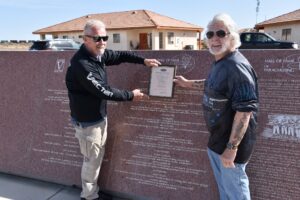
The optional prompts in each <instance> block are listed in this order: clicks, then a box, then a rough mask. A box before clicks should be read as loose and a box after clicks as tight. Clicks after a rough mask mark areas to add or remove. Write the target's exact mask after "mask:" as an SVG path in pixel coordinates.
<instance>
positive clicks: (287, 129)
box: [263, 114, 300, 142]
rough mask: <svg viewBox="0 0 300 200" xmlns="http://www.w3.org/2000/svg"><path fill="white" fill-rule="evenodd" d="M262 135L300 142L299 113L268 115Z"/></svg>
mask: <svg viewBox="0 0 300 200" xmlns="http://www.w3.org/2000/svg"><path fill="white" fill-rule="evenodd" d="M263 136H264V137H267V138H278V139H286V140H295V141H299V142H300V115H278V114H274V115H269V116H268V123H267V125H266V128H265V130H264V131H263Z"/></svg>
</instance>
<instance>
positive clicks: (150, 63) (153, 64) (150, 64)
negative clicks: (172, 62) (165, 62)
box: [144, 59, 161, 67]
mask: <svg viewBox="0 0 300 200" xmlns="http://www.w3.org/2000/svg"><path fill="white" fill-rule="evenodd" d="M144 64H145V65H146V66H148V67H158V65H161V63H160V62H159V61H158V60H156V59H145V60H144Z"/></svg>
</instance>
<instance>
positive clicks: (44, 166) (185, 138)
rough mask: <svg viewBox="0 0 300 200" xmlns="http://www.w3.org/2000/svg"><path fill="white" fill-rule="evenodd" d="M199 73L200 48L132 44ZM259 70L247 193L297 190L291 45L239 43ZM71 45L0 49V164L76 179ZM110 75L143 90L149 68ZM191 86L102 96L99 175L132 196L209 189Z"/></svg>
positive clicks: (194, 194)
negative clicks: (105, 116) (104, 127)
mask: <svg viewBox="0 0 300 200" xmlns="http://www.w3.org/2000/svg"><path fill="white" fill-rule="evenodd" d="M137 53H138V54H140V55H143V56H145V57H151V58H157V59H159V60H160V61H161V62H162V63H163V64H171V65H176V66H177V72H176V73H177V75H183V76H185V77H187V78H189V79H202V78H206V76H207V73H208V70H209V67H210V64H211V62H213V58H212V56H211V55H210V54H209V53H208V52H207V51H141V52H137ZM243 53H244V55H245V56H246V57H247V58H248V59H249V61H250V62H251V64H252V65H253V67H254V68H255V70H256V72H257V74H258V77H259V92H260V114H259V128H258V137H257V144H256V147H255V152H254V154H253V156H252V158H251V162H250V163H249V165H248V175H249V179H250V187H251V192H252V198H253V199H278V200H279V199H299V198H300V191H299V188H300V179H299V177H300V163H299V162H300V51H298V50H249V51H246V50H245V51H243ZM73 54H74V52H0V68H1V75H0V76H1V79H0V81H1V84H0V92H1V103H0V109H1V114H0V123H1V126H0V138H1V139H0V171H1V172H4V173H10V174H16V175H21V176H25V177H31V178H35V179H40V180H46V181H51V182H56V183H61V184H66V185H80V167H81V162H82V156H81V155H80V153H79V146H78V142H77V140H76V138H75V137H74V129H73V127H72V125H71V123H70V120H69V112H70V111H69V106H68V97H67V90H66V87H65V83H64V77H65V72H66V69H67V67H68V65H69V60H70V58H71V57H72V55H73ZM108 72H109V82H110V83H111V85H113V86H115V87H118V88H124V89H130V90H132V89H135V88H141V89H142V91H144V92H147V91H148V86H149V80H150V69H149V68H147V67H145V66H142V65H135V64H122V65H119V66H111V67H108ZM201 101H202V95H201V93H200V92H199V91H197V90H186V89H183V88H180V87H175V90H174V97H173V98H160V97H150V98H149V99H146V100H142V101H134V102H109V103H108V112H109V130H108V131H109V137H108V141H107V146H106V154H105V158H104V163H103V165H102V169H101V172H100V179H99V184H100V186H101V188H103V189H104V190H105V191H108V192H111V193H112V194H117V195H119V196H127V197H131V198H132V199H135V200H144V199H145V200H146V199H154V200H168V199H172V200H179V199H180V200H181V199H186V200H197V199H212V200H214V199H218V193H217V188H216V184H215V182H214V178H213V174H212V171H211V169H210V165H209V162H208V158H207V154H206V143H207V139H208V136H209V133H208V132H207V130H206V127H205V124H204V120H203V116H202V110H201V109H202V107H201Z"/></svg>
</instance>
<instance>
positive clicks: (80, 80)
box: [66, 45, 144, 122]
mask: <svg viewBox="0 0 300 200" xmlns="http://www.w3.org/2000/svg"><path fill="white" fill-rule="evenodd" d="M122 62H130V63H138V64H144V58H143V57H140V56H137V55H135V54H133V53H131V52H122V51H112V50H107V49H106V50H105V52H104V54H103V55H102V57H101V61H99V60H98V59H97V58H96V57H94V56H92V55H91V54H90V52H89V51H88V50H87V49H86V47H85V46H84V45H82V46H81V48H80V49H79V51H78V52H76V53H75V55H74V56H73V58H72V59H71V65H70V67H69V68H68V70H67V74H66V86H67V88H68V96H69V100H70V109H71V116H72V118H73V119H75V120H76V121H78V122H96V121H100V120H102V119H104V117H106V115H107V112H106V100H112V101H130V100H132V99H133V93H132V92H131V91H127V90H119V89H116V88H112V87H110V86H109V85H108V83H107V72H106V66H109V65H118V64H120V63H122Z"/></svg>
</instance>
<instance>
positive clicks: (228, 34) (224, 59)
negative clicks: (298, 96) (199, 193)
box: [174, 14, 258, 200]
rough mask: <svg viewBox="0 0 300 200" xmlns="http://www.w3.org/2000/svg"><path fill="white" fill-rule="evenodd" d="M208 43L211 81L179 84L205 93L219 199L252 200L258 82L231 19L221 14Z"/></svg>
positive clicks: (179, 79)
mask: <svg viewBox="0 0 300 200" xmlns="http://www.w3.org/2000/svg"><path fill="white" fill-rule="evenodd" d="M206 43H207V46H208V48H209V51H210V53H211V54H213V55H214V57H215V62H214V63H213V64H212V66H211V70H210V73H209V75H208V78H207V80H204V79H202V80H188V79H186V78H184V77H182V76H177V77H176V79H175V80H174V82H175V83H176V84H178V85H179V86H181V87H187V88H199V89H203V88H204V95H203V112H204V119H205V122H206V126H207V128H208V130H209V133H210V137H209V141H208V148H207V152H208V157H209V160H210V164H211V166H212V169H213V172H214V175H215V180H216V182H217V185H218V189H219V195H220V199H221V200H250V190H249V180H248V177H247V174H246V171H245V170H246V165H247V163H248V161H249V159H250V156H251V154H252V151H253V147H254V143H255V140H256V139H255V129H256V125H257V123H256V113H257V110H258V86H257V76H256V73H255V71H254V69H253V68H252V66H251V65H250V63H249V62H248V60H247V59H246V58H245V57H244V56H243V55H242V54H241V53H240V52H239V51H238V50H237V48H238V47H239V46H240V45H241V42H240V37H239V33H238V29H237V27H236V24H235V22H234V21H233V20H232V18H231V17H230V16H229V15H227V14H218V15H216V16H215V17H214V18H213V20H212V21H211V22H210V23H209V24H208V26H207V31H206Z"/></svg>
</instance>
